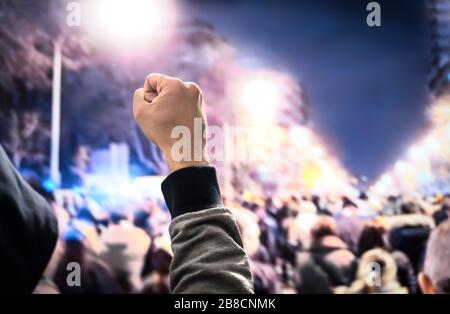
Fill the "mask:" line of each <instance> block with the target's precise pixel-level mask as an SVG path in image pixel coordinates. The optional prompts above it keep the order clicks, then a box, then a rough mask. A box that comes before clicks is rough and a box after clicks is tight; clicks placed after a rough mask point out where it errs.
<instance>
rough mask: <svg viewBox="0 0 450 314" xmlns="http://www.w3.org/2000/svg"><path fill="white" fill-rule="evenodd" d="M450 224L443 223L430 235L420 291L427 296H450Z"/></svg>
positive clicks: (420, 278)
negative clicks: (439, 294) (437, 294)
mask: <svg viewBox="0 0 450 314" xmlns="http://www.w3.org/2000/svg"><path fill="white" fill-rule="evenodd" d="M449 265H450V222H449V221H446V222H443V223H441V224H440V225H439V226H438V227H437V228H436V229H435V230H433V232H432V233H431V235H430V238H429V240H428V245H427V251H426V255H425V262H424V266H423V270H422V272H420V274H419V285H420V289H421V290H422V292H423V293H425V294H436V293H441V294H443V293H445V294H450V269H449V267H448V266H449Z"/></svg>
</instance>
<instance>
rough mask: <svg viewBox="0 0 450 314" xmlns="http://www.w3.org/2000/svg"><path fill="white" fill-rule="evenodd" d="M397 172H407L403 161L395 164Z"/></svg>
mask: <svg viewBox="0 0 450 314" xmlns="http://www.w3.org/2000/svg"><path fill="white" fill-rule="evenodd" d="M395 170H397V171H400V172H402V171H405V170H406V163H405V162H404V161H402V160H399V161H397V162H396V163H395Z"/></svg>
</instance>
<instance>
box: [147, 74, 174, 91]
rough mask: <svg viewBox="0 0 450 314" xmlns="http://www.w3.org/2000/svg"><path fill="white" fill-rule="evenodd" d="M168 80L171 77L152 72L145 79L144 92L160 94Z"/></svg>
mask: <svg viewBox="0 0 450 314" xmlns="http://www.w3.org/2000/svg"><path fill="white" fill-rule="evenodd" d="M168 81H169V77H168V76H166V75H163V74H159V73H151V74H150V75H148V76H147V77H146V79H145V83H144V93H157V94H160V93H161V91H162V90H163V89H164V87H166V85H167V82H168Z"/></svg>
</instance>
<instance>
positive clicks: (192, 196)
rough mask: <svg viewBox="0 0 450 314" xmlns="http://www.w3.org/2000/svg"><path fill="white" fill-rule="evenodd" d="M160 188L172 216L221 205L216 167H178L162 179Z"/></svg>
mask: <svg viewBox="0 0 450 314" xmlns="http://www.w3.org/2000/svg"><path fill="white" fill-rule="evenodd" d="M161 189H162V192H163V195H164V199H165V200H166V204H167V206H168V207H169V211H170V214H171V215H172V218H175V217H178V216H180V215H183V214H186V213H191V212H196V211H199V210H203V209H207V208H213V207H222V206H223V203H222V197H221V195H220V188H219V183H218V182H217V175H216V169H214V168H213V167H209V166H200V167H186V168H182V169H179V170H177V171H175V172H172V173H171V174H170V175H169V176H168V177H167V178H166V179H165V180H164V181H163V183H162V184H161Z"/></svg>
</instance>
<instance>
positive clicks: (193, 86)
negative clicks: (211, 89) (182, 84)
mask: <svg viewBox="0 0 450 314" xmlns="http://www.w3.org/2000/svg"><path fill="white" fill-rule="evenodd" d="M186 87H187V89H188V90H189V91H190V92H191V93H193V94H194V95H197V96H198V95H200V94H201V90H200V87H199V86H198V85H197V84H195V83H193V82H187V83H186Z"/></svg>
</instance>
